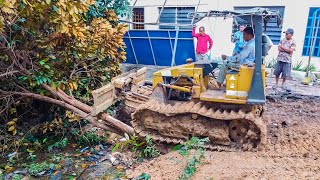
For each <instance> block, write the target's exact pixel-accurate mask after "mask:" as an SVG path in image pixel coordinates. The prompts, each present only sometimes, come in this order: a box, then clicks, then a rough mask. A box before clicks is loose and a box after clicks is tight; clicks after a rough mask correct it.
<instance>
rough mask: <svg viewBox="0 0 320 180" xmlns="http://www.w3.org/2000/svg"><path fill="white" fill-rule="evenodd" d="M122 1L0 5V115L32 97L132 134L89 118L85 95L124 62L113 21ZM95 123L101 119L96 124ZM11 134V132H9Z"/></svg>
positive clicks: (110, 125) (123, 128) (109, 121)
mask: <svg viewBox="0 0 320 180" xmlns="http://www.w3.org/2000/svg"><path fill="white" fill-rule="evenodd" d="M128 4H129V3H128V1H127V0H84V1H66V0H56V1H54V0H52V1H51V0H46V1H37V0H22V1H16V0H6V1H3V0H0V85H1V88H0V98H1V100H0V101H1V107H2V108H1V109H0V112H1V114H2V113H6V112H8V110H9V108H10V107H11V105H13V104H17V103H19V101H18V99H19V100H21V99H24V98H32V99H37V100H40V101H45V102H48V103H51V104H55V105H58V106H60V107H63V108H65V109H66V110H69V111H72V112H74V113H76V114H77V115H78V116H79V117H81V118H83V119H86V120H87V121H88V122H90V123H91V124H93V125H94V126H97V127H99V128H102V129H105V130H107V131H111V132H114V133H117V134H121V135H122V134H123V133H124V132H126V133H128V134H132V133H133V129H132V128H131V127H130V126H128V125H126V124H124V123H122V122H121V121H119V120H117V119H115V118H113V117H111V116H109V115H108V114H106V113H102V114H100V115H99V116H98V117H94V116H92V115H91V112H92V107H91V106H90V105H92V97H91V91H93V90H94V89H96V88H99V87H101V86H102V85H104V84H106V83H108V82H109V81H110V79H111V78H112V77H114V76H116V75H117V74H119V73H120V63H121V62H122V61H123V60H125V52H124V43H123V40H122V37H123V36H124V34H125V33H126V31H127V27H126V26H125V25H122V24H119V23H118V16H121V15H124V14H125V13H126V12H127V11H128V8H127V7H128ZM99 119H101V120H102V121H101V120H99ZM13 132H14V134H15V133H16V131H13Z"/></svg>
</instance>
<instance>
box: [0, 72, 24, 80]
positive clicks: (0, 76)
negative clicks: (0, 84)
mask: <svg viewBox="0 0 320 180" xmlns="http://www.w3.org/2000/svg"><path fill="white" fill-rule="evenodd" d="M19 72H20V71H9V72H6V73H3V74H0V79H2V77H6V76H10V75H13V74H16V73H19Z"/></svg>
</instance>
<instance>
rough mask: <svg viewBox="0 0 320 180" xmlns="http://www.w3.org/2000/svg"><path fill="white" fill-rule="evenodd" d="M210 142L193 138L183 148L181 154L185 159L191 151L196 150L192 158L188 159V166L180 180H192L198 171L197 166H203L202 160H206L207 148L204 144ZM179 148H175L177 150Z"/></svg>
mask: <svg viewBox="0 0 320 180" xmlns="http://www.w3.org/2000/svg"><path fill="white" fill-rule="evenodd" d="M206 142H209V139H208V138H204V139H200V138H197V137H192V138H191V139H190V140H188V141H187V142H186V143H185V145H184V146H183V147H181V149H180V151H179V153H180V154H181V155H183V156H185V157H188V156H189V154H190V153H189V151H190V150H191V149H195V152H194V153H193V155H192V157H191V158H190V159H188V162H187V165H186V167H185V168H184V170H183V171H182V172H181V173H180V176H179V179H180V180H188V179H190V178H191V177H192V176H193V175H194V173H195V172H196V170H197V166H199V165H200V164H201V160H202V159H203V158H204V153H205V148H204V144H205V143H206ZM177 147H178V146H176V147H174V149H177Z"/></svg>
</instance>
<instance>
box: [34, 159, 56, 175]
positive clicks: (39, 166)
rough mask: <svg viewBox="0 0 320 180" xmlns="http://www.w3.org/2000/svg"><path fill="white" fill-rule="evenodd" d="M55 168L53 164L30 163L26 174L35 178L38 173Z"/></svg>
mask: <svg viewBox="0 0 320 180" xmlns="http://www.w3.org/2000/svg"><path fill="white" fill-rule="evenodd" d="M53 168H55V165H54V164H48V163H47V162H42V163H32V164H30V166H29V168H28V172H29V174H30V175H31V176H37V174H38V173H41V172H43V171H47V170H49V169H53Z"/></svg>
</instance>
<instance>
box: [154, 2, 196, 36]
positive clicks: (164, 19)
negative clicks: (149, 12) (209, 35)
mask: <svg viewBox="0 0 320 180" xmlns="http://www.w3.org/2000/svg"><path fill="white" fill-rule="evenodd" d="M194 10H195V8H194V7H165V8H163V11H162V13H161V15H160V21H159V22H160V23H172V24H191V21H192V19H188V18H187V15H188V13H191V12H194ZM160 11H161V8H159V13H160ZM159 28H160V29H175V26H160V27H159ZM191 28H192V26H180V29H188V30H190V29H191Z"/></svg>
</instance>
